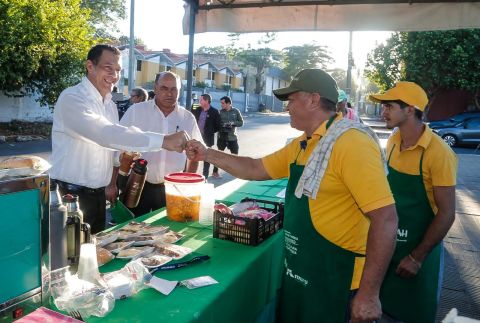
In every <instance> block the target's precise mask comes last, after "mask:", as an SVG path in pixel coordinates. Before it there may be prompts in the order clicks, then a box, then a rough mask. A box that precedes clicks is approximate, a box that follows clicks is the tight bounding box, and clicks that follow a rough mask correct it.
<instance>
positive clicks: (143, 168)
mask: <svg viewBox="0 0 480 323" xmlns="http://www.w3.org/2000/svg"><path fill="white" fill-rule="evenodd" d="M147 164H148V161H146V160H145V159H143V158H140V159H137V160H136V161H135V163H134V165H133V170H134V172H135V173H137V174H140V175H145V174H146V173H147Z"/></svg>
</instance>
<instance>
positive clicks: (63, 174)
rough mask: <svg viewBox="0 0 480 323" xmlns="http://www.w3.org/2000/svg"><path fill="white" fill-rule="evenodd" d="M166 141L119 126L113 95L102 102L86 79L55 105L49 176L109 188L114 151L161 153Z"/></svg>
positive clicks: (155, 134) (70, 88)
mask: <svg viewBox="0 0 480 323" xmlns="http://www.w3.org/2000/svg"><path fill="white" fill-rule="evenodd" d="M163 137H164V136H163V134H159V133H148V132H142V131H140V129H138V128H135V127H130V128H126V127H124V126H121V125H119V124H118V111H117V107H116V105H115V103H113V101H112V100H111V95H107V97H105V100H103V98H102V96H101V95H100V93H99V92H98V90H97V89H96V88H95V87H94V86H93V84H92V83H91V82H90V81H89V80H88V79H87V78H86V77H84V78H83V79H82V81H81V82H80V83H79V84H77V85H75V86H72V87H69V88H67V89H66V90H64V91H63V92H62V93H61V94H60V97H59V98H58V101H57V104H56V105H55V111H54V113H53V127H52V156H51V163H52V169H51V170H50V176H51V177H52V178H54V179H58V180H61V181H65V182H68V183H73V184H77V185H82V186H86V187H90V188H99V187H104V186H107V185H108V184H109V183H110V180H111V177H112V170H113V164H114V153H115V150H128V151H155V150H160V149H161V147H162V144H163Z"/></svg>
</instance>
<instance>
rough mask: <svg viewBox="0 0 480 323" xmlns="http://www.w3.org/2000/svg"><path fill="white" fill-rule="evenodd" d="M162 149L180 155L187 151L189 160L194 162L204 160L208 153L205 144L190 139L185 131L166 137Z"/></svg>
mask: <svg viewBox="0 0 480 323" xmlns="http://www.w3.org/2000/svg"><path fill="white" fill-rule="evenodd" d="M162 148H163V149H166V150H170V151H176V152H179V153H181V152H183V151H185V153H186V154H187V157H188V159H190V160H192V161H201V160H204V159H205V155H206V153H207V147H206V146H205V144H204V143H203V142H200V141H198V140H195V139H190V137H189V136H188V134H187V133H186V132H185V131H179V132H176V133H172V134H170V135H165V137H164V138H163V144H162Z"/></svg>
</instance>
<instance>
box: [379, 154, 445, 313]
mask: <svg viewBox="0 0 480 323" xmlns="http://www.w3.org/2000/svg"><path fill="white" fill-rule="evenodd" d="M394 149H395V146H393V148H392V150H391V151H390V155H389V157H388V171H389V174H388V182H389V183H390V188H391V190H392V193H393V197H394V199H395V204H396V208H397V214H398V231H397V246H396V248H395V252H394V254H393V257H392V261H391V263H390V266H389V268H388V271H387V274H386V276H385V280H384V282H383V284H382V288H381V291H380V300H381V302H382V308H383V311H384V312H385V313H387V314H389V315H391V316H393V317H394V318H396V319H398V320H402V321H405V322H406V323H414V322H419V323H420V322H421V323H428V322H432V323H433V322H434V321H435V315H436V311H437V290H438V274H439V270H440V251H441V245H438V246H436V247H435V248H434V249H433V250H432V251H431V252H430V254H429V255H428V256H427V257H426V258H425V260H424V261H423V264H422V268H421V269H420V270H419V271H418V273H417V275H416V276H415V277H413V278H410V279H405V278H400V277H399V276H398V275H397V274H396V273H395V270H396V268H397V267H398V264H399V263H400V261H401V260H402V259H403V258H404V257H406V256H408V254H410V253H411V252H412V250H413V249H415V247H416V246H417V245H418V244H419V243H420V242H421V241H422V239H423V236H424V234H425V232H426V231H427V228H428V226H429V225H430V223H431V222H432V220H433V218H434V216H435V214H434V213H433V210H432V207H431V206H430V203H429V201H428V196H427V192H426V190H425V186H424V183H423V171H422V162H423V153H422V155H421V157H420V174H419V175H409V174H404V173H400V172H398V171H396V170H395V169H393V168H392V167H390V157H391V156H392V152H393V150H394Z"/></svg>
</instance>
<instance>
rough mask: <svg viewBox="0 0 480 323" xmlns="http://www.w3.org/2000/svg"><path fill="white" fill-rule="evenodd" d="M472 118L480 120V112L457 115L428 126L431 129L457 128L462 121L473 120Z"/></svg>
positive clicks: (429, 123) (430, 123) (433, 122)
mask: <svg viewBox="0 0 480 323" xmlns="http://www.w3.org/2000/svg"><path fill="white" fill-rule="evenodd" d="M471 118H480V112H463V113H459V114H456V115H454V116H452V117H450V118H449V119H448V120H439V121H431V122H428V126H429V127H430V128H431V129H437V128H446V127H452V126H455V125H457V124H459V123H460V122H462V121H465V120H467V119H471Z"/></svg>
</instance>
